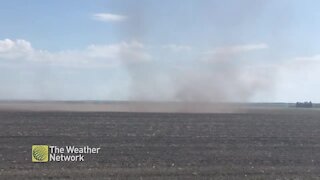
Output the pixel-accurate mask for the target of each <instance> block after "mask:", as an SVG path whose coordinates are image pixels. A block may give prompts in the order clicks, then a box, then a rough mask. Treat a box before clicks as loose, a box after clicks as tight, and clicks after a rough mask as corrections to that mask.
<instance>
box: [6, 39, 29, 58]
mask: <svg viewBox="0 0 320 180" xmlns="http://www.w3.org/2000/svg"><path fill="white" fill-rule="evenodd" d="M32 52H33V48H32V47H31V44H30V43H29V42H28V41H25V40H22V39H18V40H15V41H13V40H11V39H4V40H0V58H6V59H15V58H20V57H25V56H29V55H30V54H31V53H32Z"/></svg>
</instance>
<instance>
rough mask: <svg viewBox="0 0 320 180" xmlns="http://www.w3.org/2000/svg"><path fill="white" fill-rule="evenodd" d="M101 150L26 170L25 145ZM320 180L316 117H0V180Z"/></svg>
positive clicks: (282, 113)
mask: <svg viewBox="0 0 320 180" xmlns="http://www.w3.org/2000/svg"><path fill="white" fill-rule="evenodd" d="M33 144H49V145H58V146H66V145H75V146H86V145H88V146H93V147H101V153H100V154H95V155H89V156H87V157H86V161H85V162H48V163H32V162H31V145H33ZM277 178H278V179H320V112H319V111H316V110H307V109H290V110H284V109H278V110H270V109H269V110H266V111H262V110H261V109H260V110H259V111H253V110H251V111H248V112H247V113H215V114H182V113H121V112H45V111H41V112H31V111H29V112H22V111H20V112H19V111H4V110H3V111H1V112H0V179H255V180H256V179H277Z"/></svg>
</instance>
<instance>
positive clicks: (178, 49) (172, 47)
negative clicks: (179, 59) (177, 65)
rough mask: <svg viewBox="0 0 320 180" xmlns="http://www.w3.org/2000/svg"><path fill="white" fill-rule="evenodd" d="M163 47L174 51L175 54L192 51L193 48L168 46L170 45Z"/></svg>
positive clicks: (175, 45)
mask: <svg viewBox="0 0 320 180" xmlns="http://www.w3.org/2000/svg"><path fill="white" fill-rule="evenodd" d="M162 47H163V48H165V49H169V50H171V51H174V52H180V51H190V50H192V47H191V46H187V45H177V44H168V45H164V46H162Z"/></svg>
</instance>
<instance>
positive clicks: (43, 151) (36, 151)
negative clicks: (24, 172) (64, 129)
mask: <svg viewBox="0 0 320 180" xmlns="http://www.w3.org/2000/svg"><path fill="white" fill-rule="evenodd" d="M48 159H49V146H48V145H33V146H32V162H48Z"/></svg>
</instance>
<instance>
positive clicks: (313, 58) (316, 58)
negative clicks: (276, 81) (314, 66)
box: [294, 54, 320, 62]
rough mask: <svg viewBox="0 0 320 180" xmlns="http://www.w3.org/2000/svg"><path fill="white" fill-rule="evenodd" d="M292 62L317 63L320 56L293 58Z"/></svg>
mask: <svg viewBox="0 0 320 180" xmlns="http://www.w3.org/2000/svg"><path fill="white" fill-rule="evenodd" d="M294 61H305V62H306V61H309V62H311V61H319V62H320V54H317V55H314V56H304V57H296V58H294Z"/></svg>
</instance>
